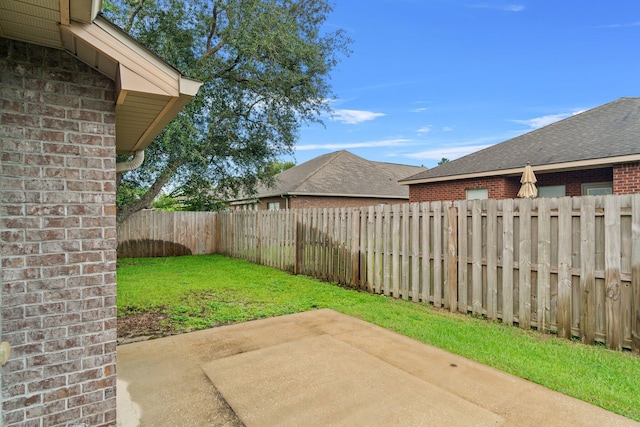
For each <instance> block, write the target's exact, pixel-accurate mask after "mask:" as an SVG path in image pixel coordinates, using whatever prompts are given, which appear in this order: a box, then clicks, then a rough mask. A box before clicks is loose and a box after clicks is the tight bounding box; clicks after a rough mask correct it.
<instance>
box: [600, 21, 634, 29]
mask: <svg viewBox="0 0 640 427" xmlns="http://www.w3.org/2000/svg"><path fill="white" fill-rule="evenodd" d="M628 27H640V21H638V22H632V23H630V24H609V25H599V26H597V27H596V28H628Z"/></svg>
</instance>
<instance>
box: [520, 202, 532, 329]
mask: <svg viewBox="0 0 640 427" xmlns="http://www.w3.org/2000/svg"><path fill="white" fill-rule="evenodd" d="M519 202H520V203H519V211H520V215H519V217H520V225H519V227H520V230H519V231H520V251H519V259H518V277H519V280H518V283H519V287H518V291H519V295H518V303H519V307H518V325H519V326H520V327H521V328H524V329H530V328H531V203H530V202H529V200H520V201H519Z"/></svg>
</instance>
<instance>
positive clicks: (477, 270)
mask: <svg viewBox="0 0 640 427" xmlns="http://www.w3.org/2000/svg"><path fill="white" fill-rule="evenodd" d="M471 229H472V231H471V263H472V264H471V265H472V267H471V268H472V270H471V271H472V274H471V276H472V277H471V283H472V292H471V309H472V311H473V314H476V315H478V316H479V315H481V314H482V203H481V201H480V200H474V201H473V202H472V204H471Z"/></svg>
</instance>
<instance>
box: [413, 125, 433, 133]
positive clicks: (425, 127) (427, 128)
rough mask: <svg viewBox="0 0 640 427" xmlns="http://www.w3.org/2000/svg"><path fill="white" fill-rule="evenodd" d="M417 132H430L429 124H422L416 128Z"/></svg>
mask: <svg viewBox="0 0 640 427" xmlns="http://www.w3.org/2000/svg"><path fill="white" fill-rule="evenodd" d="M416 132H417V133H428V132H431V126H422V127H421V128H419V129H417V130H416Z"/></svg>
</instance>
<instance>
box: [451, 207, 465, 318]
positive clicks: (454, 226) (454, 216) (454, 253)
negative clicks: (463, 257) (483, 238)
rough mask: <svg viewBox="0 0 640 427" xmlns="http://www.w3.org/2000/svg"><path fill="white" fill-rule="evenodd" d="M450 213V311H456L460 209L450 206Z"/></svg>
mask: <svg viewBox="0 0 640 427" xmlns="http://www.w3.org/2000/svg"><path fill="white" fill-rule="evenodd" d="M448 214H449V227H448V234H449V242H448V246H447V248H448V249H447V256H448V258H449V263H448V271H447V278H448V281H449V311H456V309H457V308H458V263H457V258H458V247H457V242H458V209H457V208H456V207H455V206H450V207H449V210H448ZM465 215H466V213H465Z"/></svg>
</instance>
